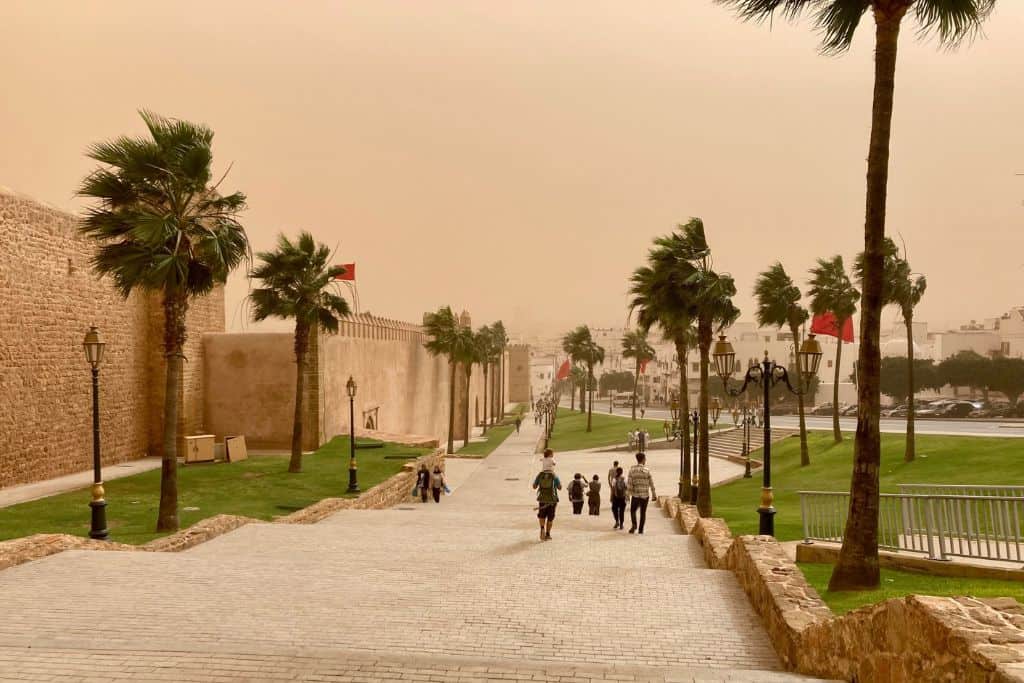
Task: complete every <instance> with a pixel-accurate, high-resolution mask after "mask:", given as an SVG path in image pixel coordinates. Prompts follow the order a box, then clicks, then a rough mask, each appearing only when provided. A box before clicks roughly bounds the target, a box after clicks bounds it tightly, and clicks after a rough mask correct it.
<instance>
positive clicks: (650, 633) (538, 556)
mask: <svg viewBox="0 0 1024 683" xmlns="http://www.w3.org/2000/svg"><path fill="white" fill-rule="evenodd" d="M537 436H538V434H537V430H536V429H534V428H533V426H532V425H524V428H523V430H522V433H521V434H519V435H512V436H511V437H510V438H509V440H508V441H506V443H505V444H504V445H503V446H502V447H500V448H499V449H498V450H497V451H496V452H495V453H494V454H493V455H491V456H490V457H489V458H487V459H486V460H483V461H481V462H480V463H479V464H477V465H476V467H475V468H474V469H472V470H464V471H462V472H460V477H459V478H460V479H463V480H464V481H463V482H462V483H461V485H460V486H459V487H458V488H457V489H456V490H455V491H454V493H453V495H451V496H447V497H445V498H443V499H442V502H441V504H440V505H437V504H434V503H428V504H426V505H423V504H420V503H412V504H407V505H402V506H399V507H398V508H395V509H392V510H385V511H358V510H345V511H342V512H340V513H338V514H336V515H334V516H333V517H331V518H329V519H327V520H324V521H323V522H321V523H319V524H315V525H309V526H299V525H275V524H253V525H249V526H245V527H242V528H240V529H238V530H236V531H234V532H232V533H230V534H227V535H225V536H222V537H220V538H218V539H215V540H213V541H210V542H208V543H205V544H203V545H200V546H197V547H196V548H194V549H192V550H190V551H187V552H184V553H179V554H171V553H167V554H158V553H105V552H90V551H69V552H64V553H61V554H59V555H54V556H51V557H49V558H46V559H44V560H40V561H37V562H32V563H29V564H26V565H21V566H19V567H15V568H13V569H9V570H6V571H3V572H0V604H3V605H4V615H5V619H3V620H2V621H0V680H22V679H29V680H51V679H60V678H63V679H69V678H70V679H75V680H94V679H95V680H110V679H115V678H123V679H130V680H175V681H227V680H254V681H255V680H260V681H262V680H335V681H378V680H385V679H400V680H421V681H472V680H537V681H560V682H569V681H607V680H620V681H622V680H625V681H696V680H700V681H747V682H751V683H752V682H754V681H763V682H765V683H768V682H772V681H788V680H798V679H799V677H796V676H792V675H789V674H785V673H782V672H780V671H779V662H778V659H777V658H776V656H775V653H774V652H773V651H772V648H771V646H770V644H769V642H768V638H767V636H766V634H765V632H764V630H763V628H762V627H761V625H760V623H759V621H758V619H757V617H756V616H755V614H754V612H753V610H752V609H751V607H750V605H749V603H748V601H747V599H746V597H745V596H744V594H743V592H742V590H741V589H740V587H739V585H738V584H737V582H736V580H735V579H734V578H733V576H732V575H731V574H730V573H728V572H724V571H714V570H709V569H706V568H705V567H704V564H703V561H702V559H701V554H700V550H699V547H698V545H697V544H696V542H695V541H694V540H693V539H692V538H690V537H688V536H681V535H679V534H677V533H675V530H674V529H673V528H672V525H671V523H670V522H669V521H668V520H667V519H666V518H665V517H663V516H662V515H661V512H660V511H659V510H655V509H652V510H651V512H652V513H653V514H652V515H651V517H650V518H649V520H648V529H647V533H646V534H645V535H644V536H631V535H627V534H626V533H625V532H616V531H613V530H612V529H611V525H612V520H611V516H610V514H609V513H608V511H607V509H605V510H604V511H603V512H602V515H601V516H600V517H589V516H573V515H571V514H567V511H566V509H565V508H567V507H568V505H567V504H563V505H562V506H560V508H559V510H558V518H557V520H556V523H555V527H554V531H553V536H554V540H552V541H550V542H541V541H539V539H538V538H537V523H536V519H535V516H534V513H533V512H532V493H531V492H530V490H529V485H530V483H531V481H532V476H533V473H534V470H535V462H536V461H535V455H534V454H533V451H534V444H535V442H536V439H537ZM468 465H469V463H467V466H468ZM605 470H607V466H605Z"/></svg>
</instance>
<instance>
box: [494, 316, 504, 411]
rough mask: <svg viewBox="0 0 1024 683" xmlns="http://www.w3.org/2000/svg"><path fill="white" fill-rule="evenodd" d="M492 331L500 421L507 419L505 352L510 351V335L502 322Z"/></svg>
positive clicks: (495, 325)
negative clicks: (496, 364) (495, 354)
mask: <svg viewBox="0 0 1024 683" xmlns="http://www.w3.org/2000/svg"><path fill="white" fill-rule="evenodd" d="M491 329H492V330H493V334H494V345H495V348H496V350H497V353H498V363H499V372H500V374H499V377H498V396H499V400H498V411H499V416H498V419H501V420H504V419H505V351H506V350H507V349H508V333H507V332H506V331H505V324H504V323H503V322H501V321H500V320H499V321H498V322H496V323H494V324H493V325H491Z"/></svg>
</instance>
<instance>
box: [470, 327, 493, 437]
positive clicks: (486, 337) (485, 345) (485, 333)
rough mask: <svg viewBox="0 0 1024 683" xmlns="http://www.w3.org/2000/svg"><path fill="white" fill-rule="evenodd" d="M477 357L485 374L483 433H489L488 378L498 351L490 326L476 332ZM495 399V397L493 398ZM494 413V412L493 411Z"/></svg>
mask: <svg viewBox="0 0 1024 683" xmlns="http://www.w3.org/2000/svg"><path fill="white" fill-rule="evenodd" d="M475 340H476V347H477V356H478V358H479V361H480V369H481V370H483V373H484V401H483V403H484V420H483V429H484V431H483V433H484V434H486V433H487V387H488V384H487V378H488V376H489V374H490V369H491V365H493V363H494V359H495V357H496V354H497V351H496V347H495V339H494V329H493V328H491V327H490V326H488V325H484V326H483V327H481V328H480V329H479V330H477V332H476V336H475ZM491 399H492V400H493V399H494V396H493V395H492V396H491ZM492 412H493V411H492Z"/></svg>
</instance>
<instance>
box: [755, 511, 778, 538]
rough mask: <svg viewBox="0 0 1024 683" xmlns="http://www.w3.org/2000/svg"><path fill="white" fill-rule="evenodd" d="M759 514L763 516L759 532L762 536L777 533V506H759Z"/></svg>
mask: <svg viewBox="0 0 1024 683" xmlns="http://www.w3.org/2000/svg"><path fill="white" fill-rule="evenodd" d="M757 514H758V515H759V516H760V517H761V520H760V524H759V525H758V533H759V534H761V535H762V536H774V535H775V508H774V507H767V508H757Z"/></svg>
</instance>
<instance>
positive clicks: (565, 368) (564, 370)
mask: <svg viewBox="0 0 1024 683" xmlns="http://www.w3.org/2000/svg"><path fill="white" fill-rule="evenodd" d="M569 369H570V366H569V359H568V358H566V359H565V362H564V363H562V365H561V366H560V367H559V368H558V374H557V375H555V379H569Z"/></svg>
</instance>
